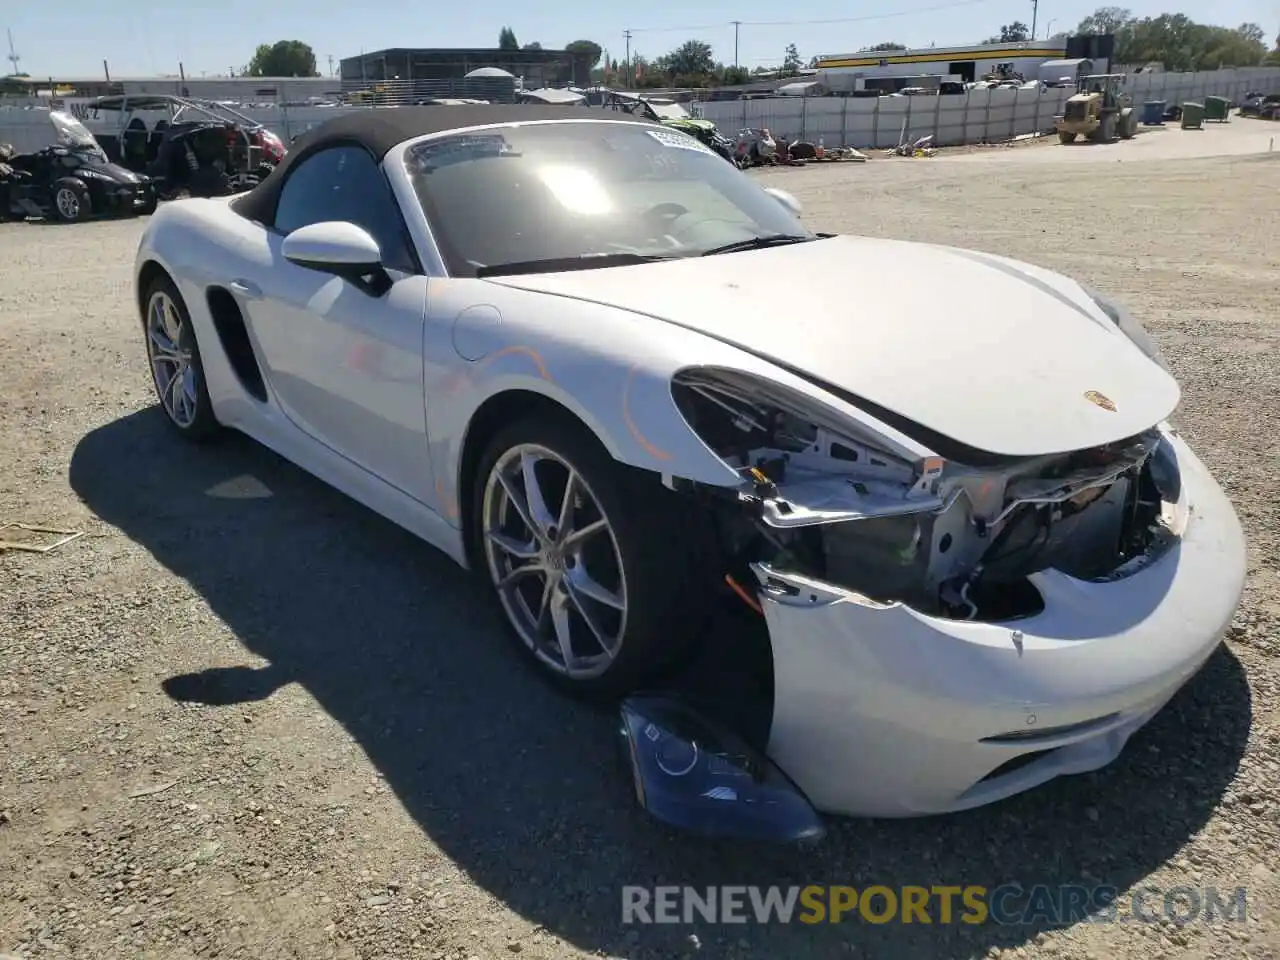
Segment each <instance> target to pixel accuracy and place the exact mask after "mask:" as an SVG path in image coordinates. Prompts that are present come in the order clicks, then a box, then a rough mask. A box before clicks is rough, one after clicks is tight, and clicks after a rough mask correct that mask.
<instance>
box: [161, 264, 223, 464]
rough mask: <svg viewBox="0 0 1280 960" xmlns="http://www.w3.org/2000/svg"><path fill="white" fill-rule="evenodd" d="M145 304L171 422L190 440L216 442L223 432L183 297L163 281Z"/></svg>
mask: <svg viewBox="0 0 1280 960" xmlns="http://www.w3.org/2000/svg"><path fill="white" fill-rule="evenodd" d="M143 303H144V304H145V306H146V313H145V315H144V318H143V330H144V332H145V334H146V338H147V363H148V365H149V366H150V367H151V381H152V383H153V384H154V385H155V389H156V399H157V400H159V401H160V409H161V410H162V411H163V412H164V415H165V420H166V421H168V423H169V426H170V427H172V428H173V429H174V430H176V431H177V432H178V434H179V435H181V436H182V437H183V438H184V439H186V440H190V441H192V442H201V441H205V440H208V439H210V438H212V437H214V436H215V435H216V434H217V433H218V432H219V431H220V429H221V428H220V426H219V424H218V420H217V418H216V417H215V416H214V415H213V402H212V401H211V400H210V399H209V389H208V386H207V385H206V384H205V377H204V364H203V363H202V362H201V360H200V348H199V346H198V345H197V343H196V334H195V329H194V328H193V327H192V326H191V315H190V314H189V313H188V312H187V305H186V303H184V302H183V300H182V294H180V293H179V292H178V288H177V287H176V286H174V283H173V281H172V280H170V279H169V278H168V277H167V276H162V277H159V278H157V279H156V280H153V281H152V282H151V284H150V286H148V287H147V290H146V293H145V294H144V296H143Z"/></svg>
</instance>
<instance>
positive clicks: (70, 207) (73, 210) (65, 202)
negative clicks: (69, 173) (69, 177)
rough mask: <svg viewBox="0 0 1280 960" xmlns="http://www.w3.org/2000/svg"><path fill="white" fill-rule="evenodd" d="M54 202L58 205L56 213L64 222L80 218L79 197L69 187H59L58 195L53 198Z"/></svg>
mask: <svg viewBox="0 0 1280 960" xmlns="http://www.w3.org/2000/svg"><path fill="white" fill-rule="evenodd" d="M54 202H55V203H57V205H58V213H60V214H61V215H62V217H63V219H65V220H75V219H76V218H78V217H79V216H80V195H79V194H78V193H76V192H75V191H74V190H72V189H71V188H70V187H61V188H59V190H58V195H57V196H56V197H54Z"/></svg>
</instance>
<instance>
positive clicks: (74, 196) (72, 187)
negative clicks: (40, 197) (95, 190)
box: [53, 182, 93, 223]
mask: <svg viewBox="0 0 1280 960" xmlns="http://www.w3.org/2000/svg"><path fill="white" fill-rule="evenodd" d="M53 212H54V214H55V215H56V216H57V218H58V220H59V221H60V222H61V223H83V222H84V221H85V220H88V219H89V218H90V217H91V216H93V204H92V203H91V202H90V200H89V191H88V190H87V189H85V187H84V186H82V185H81V184H79V183H74V182H73V183H59V184H58V185H57V186H55V187H54V188H53Z"/></svg>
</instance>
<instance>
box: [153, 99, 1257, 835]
mask: <svg viewBox="0 0 1280 960" xmlns="http://www.w3.org/2000/svg"><path fill="white" fill-rule="evenodd" d="M136 277H137V302H138V308H139V311H140V314H141V318H142V323H143V327H144V329H145V334H146V348H147V358H148V361H149V364H150V367H151V371H152V374H153V376H154V380H155V387H156V391H157V394H158V396H159V399H160V405H161V407H162V409H163V411H164V414H165V416H166V417H167V418H168V420H169V422H170V423H171V424H172V426H173V428H174V429H175V430H176V432H177V433H178V434H181V435H183V436H185V437H188V438H190V439H192V440H197V439H204V438H207V437H210V436H212V435H214V434H215V433H216V432H217V431H218V430H219V429H221V428H233V429H235V430H239V431H243V432H244V433H246V434H248V435H250V436H252V437H254V438H256V439H257V440H258V441H260V442H261V443H263V444H265V445H266V446H268V447H270V448H271V449H273V450H275V451H276V452H278V453H279V454H281V455H282V456H284V457H286V458H287V459H289V460H291V461H293V462H294V463H296V464H298V465H300V466H301V467H302V468H304V469H305V470H307V471H310V472H311V473H313V474H315V475H316V476H318V477H320V478H321V479H323V480H324V481H327V482H328V483H330V484H332V485H334V486H336V487H338V488H339V489H341V490H343V491H345V492H346V493H348V494H349V495H350V496H352V497H354V498H355V499H357V500H359V501H360V502H362V503H364V504H365V505H367V506H368V507H370V508H371V509H373V510H375V511H377V512H378V513H380V514H383V515H385V516H386V517H388V518H390V519H391V520H393V521H394V522H396V523H398V524H400V525H402V526H404V527H405V528H407V529H409V530H411V531H413V532H414V533H416V534H417V535H419V536H420V537H422V538H423V539H424V540H426V541H428V542H429V543H431V544H433V545H435V546H436V547H438V548H440V549H441V550H443V551H445V552H446V553H448V554H449V555H450V556H451V557H453V558H454V559H455V560H457V561H458V562H459V563H460V564H463V565H466V566H468V567H471V568H473V569H477V570H478V571H480V572H482V575H483V576H485V577H487V578H488V579H489V580H490V581H491V583H492V587H493V591H494V594H495V596H496V599H497V601H498V603H499V604H500V605H501V609H502V611H503V612H504V614H505V617H506V620H507V621H508V622H509V624H510V627H511V630H512V633H513V635H514V636H515V638H516V639H517V640H518V641H519V646H520V648H521V649H523V650H525V651H527V652H528V654H529V655H530V656H531V658H532V659H533V661H534V662H535V663H536V664H537V665H538V666H539V668H540V669H541V670H543V671H545V672H546V673H547V674H548V675H549V676H551V677H553V678H555V679H556V680H557V681H559V682H560V683H562V684H563V685H565V686H567V687H569V688H571V689H575V690H578V691H581V692H587V693H591V694H605V695H609V696H615V697H620V698H624V699H623V708H622V716H623V721H624V722H623V724H622V733H623V734H624V738H623V739H624V740H625V741H626V745H627V751H628V756H629V757H630V761H631V764H632V768H633V772H634V774H635V776H636V779H637V787H638V794H639V796H640V799H641V802H642V803H644V804H645V805H646V806H647V807H648V808H649V809H650V810H652V811H653V812H655V813H656V814H657V815H658V816H660V817H662V818H663V819H664V820H667V821H669V822H672V823H680V824H682V825H685V826H689V827H691V828H696V829H708V830H717V829H718V830H720V831H721V832H735V831H736V832H737V833H739V834H743V835H777V834H779V833H780V832H781V833H785V834H787V835H790V836H804V835H811V834H813V833H815V832H817V830H819V829H820V828H819V827H817V826H815V825H814V823H813V822H812V818H808V817H807V814H806V813H805V811H809V812H812V810H813V809H815V808H816V809H817V810H820V811H826V812H834V813H848V814H864V815H878V816H913V815H921V814H931V813H942V812H947V811H954V810H960V809H965V808H969V807H974V806H977V805H980V804H983V803H987V802H990V801H993V800H997V799H1000V798H1004V797H1007V796H1010V795H1012V794H1014V793H1017V792H1019V791H1022V790H1024V789H1027V788H1029V787H1032V786H1034V785H1036V784H1040V783H1043V782H1044V781H1046V780H1048V779H1050V778H1052V777H1055V776H1058V775H1060V774H1067V773H1076V772H1080V771H1085V770H1093V769H1096V768H1098V767H1101V766H1103V765H1104V764H1106V763H1108V762H1109V761H1111V760H1112V759H1114V758H1115V757H1116V756H1117V755H1118V754H1119V752H1120V750H1121V749H1122V747H1123V746H1124V744H1125V742H1126V740H1127V739H1128V738H1129V737H1130V736H1131V735H1132V734H1133V733H1134V731H1136V730H1137V729H1138V728H1140V727H1141V726H1142V725H1143V724H1144V723H1146V722H1147V721H1148V720H1149V719H1150V718H1151V717H1152V716H1153V715H1154V714H1155V713H1156V712H1157V711H1158V710H1159V709H1160V708H1161V706H1162V705H1163V704H1164V703H1165V702H1166V701H1168V700H1169V698H1170V697H1171V696H1172V695H1173V694H1174V693H1175V692H1176V691H1177V690H1178V688H1179V687H1181V686H1182V685H1183V684H1184V683H1185V682H1186V681H1187V680H1188V679H1189V678H1190V677H1191V676H1192V675H1193V674H1195V673H1196V671H1197V670H1198V669H1199V668H1200V666H1201V664H1203V663H1204V661H1205V660H1206V658H1207V657H1209V655H1210V654H1211V653H1212V652H1213V651H1214V649H1215V648H1216V646H1217V645H1218V643H1219V640H1220V636H1221V634H1222V632H1223V630H1224V629H1225V627H1226V625H1227V624H1228V622H1229V621H1230V618H1231V616H1232V614H1233V612H1234V610H1235V607H1236V604H1237V603H1238V600H1239V597H1240V593H1241V589H1242V583H1243V578H1244V571H1245V547H1244V542H1243V537H1242V533H1241V529H1240V525H1239V523H1238V521H1237V519H1236V516H1235V513H1234V512H1233V510H1232V507H1231V505H1230V503H1229V502H1228V500H1227V498H1226V497H1225V496H1224V494H1223V492H1222V491H1221V490H1220V489H1219V487H1218V485H1217V484H1216V483H1215V482H1214V480H1213V479H1212V477H1211V476H1210V474H1209V472H1208V471H1207V470H1206V469H1205V467H1204V466H1203V465H1202V464H1201V462H1200V461H1199V460H1198V459H1197V458H1196V456H1195V455H1194V454H1193V453H1192V452H1191V450H1190V449H1188V447H1187V445H1186V443H1185V442H1184V441H1183V439H1182V438H1181V437H1180V436H1179V435H1178V433H1177V431H1176V430H1174V429H1172V428H1171V427H1170V426H1168V424H1167V423H1166V419H1167V418H1168V417H1169V416H1170V414H1171V413H1172V412H1173V410H1174V408H1175V407H1176V405H1177V403H1178V400H1179V389H1178V386H1177V384H1176V383H1175V381H1174V379H1173V378H1172V377H1171V376H1170V374H1169V372H1168V371H1167V368H1166V367H1165V365H1164V362H1163V360H1162V358H1161V357H1160V355H1159V352H1158V350H1157V349H1156V347H1155V346H1154V344H1153V343H1152V341H1151V340H1150V339H1149V338H1148V337H1147V335H1146V334H1145V333H1144V332H1143V330H1142V329H1141V327H1140V326H1139V325H1138V324H1137V323H1135V322H1134V320H1132V319H1131V318H1130V316H1129V315H1128V314H1127V313H1126V312H1125V311H1124V310H1123V309H1122V308H1121V307H1120V306H1118V305H1117V304H1115V303H1112V302H1110V301H1108V300H1107V299H1105V298H1104V297H1102V296H1101V295H1099V294H1098V293H1096V292H1093V291H1091V290H1089V289H1088V288H1086V287H1083V286H1081V285H1079V284H1077V283H1076V282H1074V281H1072V280H1069V279H1066V278H1064V277H1061V276H1058V275H1055V274H1053V273H1050V272H1048V271H1045V270H1042V269H1039V268H1037V267H1034V266H1030V265H1027V264H1023V263H1017V262H1014V261H1012V260H1008V259H1005V258H1002V257H998V256H992V255H988V254H983V253H975V252H971V251H966V250H959V249H953V248H947V247H941V246H932V245H923V244H904V243H901V242H896V241H890V240H881V239H873V238H867V237H854V236H831V235H824V234H817V233H813V232H811V231H810V230H809V229H807V228H806V227H805V226H804V225H803V224H802V223H801V221H800V219H799V210H798V205H797V204H796V203H795V201H794V199H793V198H791V197H790V196H789V195H787V194H785V193H783V192H781V191H769V190H766V189H762V188H761V187H760V185H759V184H758V183H756V182H755V181H754V180H753V179H752V178H751V177H750V176H748V175H746V174H743V173H741V172H739V171H738V170H736V169H735V168H734V167H733V166H732V165H731V164H727V163H725V162H724V161H723V160H722V159H720V158H719V157H717V156H716V155H715V154H714V153H712V152H711V151H710V150H708V149H707V148H705V147H703V146H702V145H701V144H700V143H699V142H698V141H696V140H695V139H693V138H692V137H690V136H687V135H686V134H684V133H681V132H678V131H675V130H671V129H668V128H664V127H662V126H659V125H656V124H651V123H647V122H643V121H638V120H636V119H634V118H631V117H629V116H627V115H625V114H613V113H609V112H605V111H596V110H592V109H588V108H582V109H579V110H565V109H563V108H539V107H532V106H527V107H525V106H522V107H499V106H446V107H440V106H434V107H423V108H403V109H394V110H392V109H387V110H370V111H361V112H358V113H357V112H353V113H352V114H350V115H347V116H344V117H342V118H339V119H336V120H334V121H332V122H330V123H328V124H326V125H324V126H322V127H319V128H318V129H316V130H314V131H312V132H310V133H309V134H307V135H305V136H304V137H302V138H301V139H300V140H299V141H298V142H297V143H296V144H295V145H294V147H293V149H292V150H291V152H290V153H289V155H288V156H287V157H286V158H285V160H284V161H283V162H282V163H281V164H280V166H279V167H278V168H277V169H276V171H275V172H274V173H273V174H272V175H271V176H270V177H268V178H267V179H266V180H265V181H264V182H263V183H261V184H260V185H259V186H258V187H257V188H255V189H254V190H253V191H251V192H250V193H247V194H243V195H241V196H239V197H236V198H233V199H230V200H227V199H218V200H182V201H177V202H174V203H172V204H169V205H167V206H165V207H164V208H162V209H161V210H160V211H159V213H157V214H156V215H155V216H154V217H153V218H152V219H151V222H150V225H149V226H148V228H147V230H146V233H145V236H144V237H143V239H142V242H141V247H140V249H139V250H138V253H137V266H136ZM770 304H776V305H778V306H779V307H780V308H781V307H785V308H786V309H785V313H784V312H783V311H782V310H781V309H778V310H774V309H767V307H768V305H770ZM942 307H945V309H941V308H942ZM784 317H785V319H783V318H784ZM727 603H732V604H736V605H737V606H738V608H739V610H738V613H740V615H741V616H743V617H746V618H749V619H752V620H753V622H754V624H756V629H757V630H758V636H759V637H762V638H763V641H762V642H763V643H764V644H765V647H766V650H767V657H766V660H767V663H768V673H769V676H768V678H767V684H766V686H767V691H766V694H765V696H764V702H765V703H766V704H767V712H768V716H767V724H766V729H765V732H764V734H763V735H762V736H758V737H755V738H754V739H750V742H748V739H749V738H746V737H745V736H744V737H743V738H741V739H739V738H738V736H737V734H736V733H735V732H734V730H733V729H732V728H731V725H726V724H724V723H722V722H721V721H720V720H719V719H712V718H710V717H707V716H704V715H703V714H700V713H699V712H698V710H696V709H695V708H694V707H693V706H691V705H689V704H687V703H682V702H681V701H680V700H679V699H678V698H675V697H670V696H668V697H667V698H666V699H663V696H664V695H661V694H660V693H655V692H654V691H661V690H662V689H664V687H663V684H664V683H665V682H666V680H665V678H667V677H669V676H671V675H672V673H673V672H678V670H679V669H680V665H681V664H682V663H685V662H687V660H688V658H689V656H691V655H692V653H693V651H695V650H696V649H697V648H698V646H699V644H700V642H701V641H702V640H703V638H704V637H705V636H706V635H707V633H708V631H710V630H711V629H712V627H711V626H710V623H711V621H712V620H713V619H714V617H715V616H716V615H717V614H716V613H715V611H717V610H719V609H721V608H722V607H723V606H724V605H725V604H727ZM743 642H744V643H745V642H747V641H746V640H744V641H743ZM724 676H725V677H726V678H728V677H729V676H730V672H726V673H725V674H724ZM724 683H725V684H728V683H729V680H728V679H725V681H724ZM666 689H668V690H669V689H670V688H669V687H668V688H666ZM477 693H478V695H483V691H482V690H479V691H477ZM730 696H732V691H731V692H730ZM744 696H745V694H744ZM783 771H785V773H783ZM732 810H737V811H738V812H739V814H740V815H739V816H738V818H737V820H735V818H734V815H732V814H731V813H729V811H732ZM788 818H790V819H788ZM779 819H781V820H785V821H787V823H788V824H789V825H788V826H786V827H785V828H778V827H777V821H778V820H779ZM735 823H736V824H737V826H731V824H735ZM743 824H748V825H747V826H743ZM771 824H772V825H771Z"/></svg>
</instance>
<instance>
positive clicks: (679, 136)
mask: <svg viewBox="0 0 1280 960" xmlns="http://www.w3.org/2000/svg"><path fill="white" fill-rule="evenodd" d="M645 133H647V134H649V136H651V137H653V139H655V140H657V141H658V142H659V143H660V144H662V145H663V146H664V147H672V148H673V149H676V150H696V151H698V152H699V153H712V151H711V150H710V149H709V148H707V147H705V146H703V145H702V144H701V143H699V142H698V141H697V140H695V139H693V137H691V136H689V135H688V134H687V133H677V132H676V131H674V130H646V131H645ZM713 155H714V154H713Z"/></svg>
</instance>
